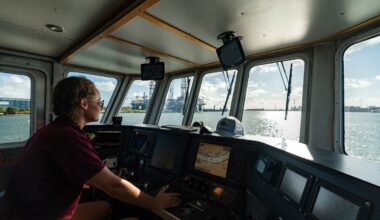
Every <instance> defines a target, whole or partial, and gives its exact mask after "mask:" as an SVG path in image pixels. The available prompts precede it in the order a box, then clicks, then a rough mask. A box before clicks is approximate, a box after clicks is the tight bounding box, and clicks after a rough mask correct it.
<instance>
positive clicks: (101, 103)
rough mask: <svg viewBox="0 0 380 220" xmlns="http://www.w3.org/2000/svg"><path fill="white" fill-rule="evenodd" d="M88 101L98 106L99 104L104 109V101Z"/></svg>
mask: <svg viewBox="0 0 380 220" xmlns="http://www.w3.org/2000/svg"><path fill="white" fill-rule="evenodd" d="M88 101H91V102H95V103H96V104H98V105H99V106H100V108H103V107H104V100H99V101H95V100H88Z"/></svg>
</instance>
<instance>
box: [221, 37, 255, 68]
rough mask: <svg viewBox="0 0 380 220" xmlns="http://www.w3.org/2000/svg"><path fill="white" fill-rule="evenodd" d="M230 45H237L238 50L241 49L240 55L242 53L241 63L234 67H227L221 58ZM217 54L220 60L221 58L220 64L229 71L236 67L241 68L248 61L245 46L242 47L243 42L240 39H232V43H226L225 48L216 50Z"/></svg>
mask: <svg viewBox="0 0 380 220" xmlns="http://www.w3.org/2000/svg"><path fill="white" fill-rule="evenodd" d="M230 44H236V45H237V48H238V49H239V53H240V58H241V59H240V61H239V62H238V63H235V64H234V65H231V66H227V65H225V64H224V63H223V62H222V59H221V57H220V54H221V53H222V51H223V50H225V48H226V47H227V46H228V45H230ZM216 53H217V55H218V58H219V61H220V64H221V65H222V67H223V69H229V68H233V67H236V66H239V65H240V64H242V63H245V62H246V61H247V59H246V57H245V53H244V50H243V46H242V45H241V42H240V39H239V38H238V37H235V38H232V39H231V40H230V41H228V42H226V43H225V44H224V45H223V46H221V47H219V48H217V49H216Z"/></svg>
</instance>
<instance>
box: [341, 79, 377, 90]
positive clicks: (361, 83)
mask: <svg viewBox="0 0 380 220" xmlns="http://www.w3.org/2000/svg"><path fill="white" fill-rule="evenodd" d="M370 84H371V83H370V82H369V81H367V80H360V79H353V78H346V79H344V85H345V87H346V89H351V88H353V89H357V88H363V87H367V86H369V85H370Z"/></svg>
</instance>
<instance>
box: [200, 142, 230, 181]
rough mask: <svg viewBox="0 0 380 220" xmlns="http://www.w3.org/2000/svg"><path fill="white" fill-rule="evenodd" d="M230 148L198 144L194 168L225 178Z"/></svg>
mask: <svg viewBox="0 0 380 220" xmlns="http://www.w3.org/2000/svg"><path fill="white" fill-rule="evenodd" d="M230 151H231V147H228V146H223V145H218V144H209V143H200V144H199V147H198V152H197V157H196V161H195V165H194V168H195V169H196V170H199V171H203V172H205V173H209V174H212V175H215V176H219V177H223V178H226V175H227V167H228V160H229V158H230Z"/></svg>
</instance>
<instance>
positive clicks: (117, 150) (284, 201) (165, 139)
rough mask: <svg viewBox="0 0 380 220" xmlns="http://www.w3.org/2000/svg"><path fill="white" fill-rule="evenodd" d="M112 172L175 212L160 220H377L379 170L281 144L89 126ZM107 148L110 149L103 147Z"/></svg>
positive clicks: (362, 162) (345, 158)
mask: <svg viewBox="0 0 380 220" xmlns="http://www.w3.org/2000/svg"><path fill="white" fill-rule="evenodd" d="M85 130H86V131H87V132H89V133H95V136H96V138H95V139H94V140H93V142H94V143H93V144H94V147H95V149H96V150H97V151H98V152H99V155H100V157H101V158H102V159H105V158H107V157H110V156H114V157H117V159H118V166H117V167H114V168H113V171H114V172H115V173H117V174H118V175H120V176H122V177H123V178H125V179H127V180H129V181H131V182H132V183H134V184H135V185H136V186H138V187H139V188H140V189H141V190H143V191H145V192H146V193H148V194H150V195H153V196H154V195H156V194H157V193H158V192H159V190H160V189H161V188H162V187H163V186H165V185H169V189H168V191H174V192H179V193H180V194H181V198H182V203H181V205H180V206H178V207H174V208H170V209H167V210H161V211H159V212H158V211H157V212H156V214H157V215H158V216H160V217H161V218H164V219H257V220H261V219H262V220H264V219H335V220H336V219H352V220H357V219H364V220H366V219H372V220H374V219H380V208H379V206H380V165H379V164H376V163H372V162H369V161H365V160H360V159H356V158H352V157H349V156H344V155H338V154H334V153H331V152H324V151H319V150H312V149H309V148H308V147H307V146H306V145H303V144H299V143H296V142H291V141H285V140H281V139H273V138H262V137H255V136H247V137H244V138H225V137H220V136H215V135H200V134H198V133H197V132H189V131H188V130H183V131H182V130H180V129H174V130H173V129H167V128H161V127H156V126H147V125H144V126H120V125H118V126H111V125H91V126H87V127H86V128H85ZM107 143H110V146H107Z"/></svg>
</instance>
